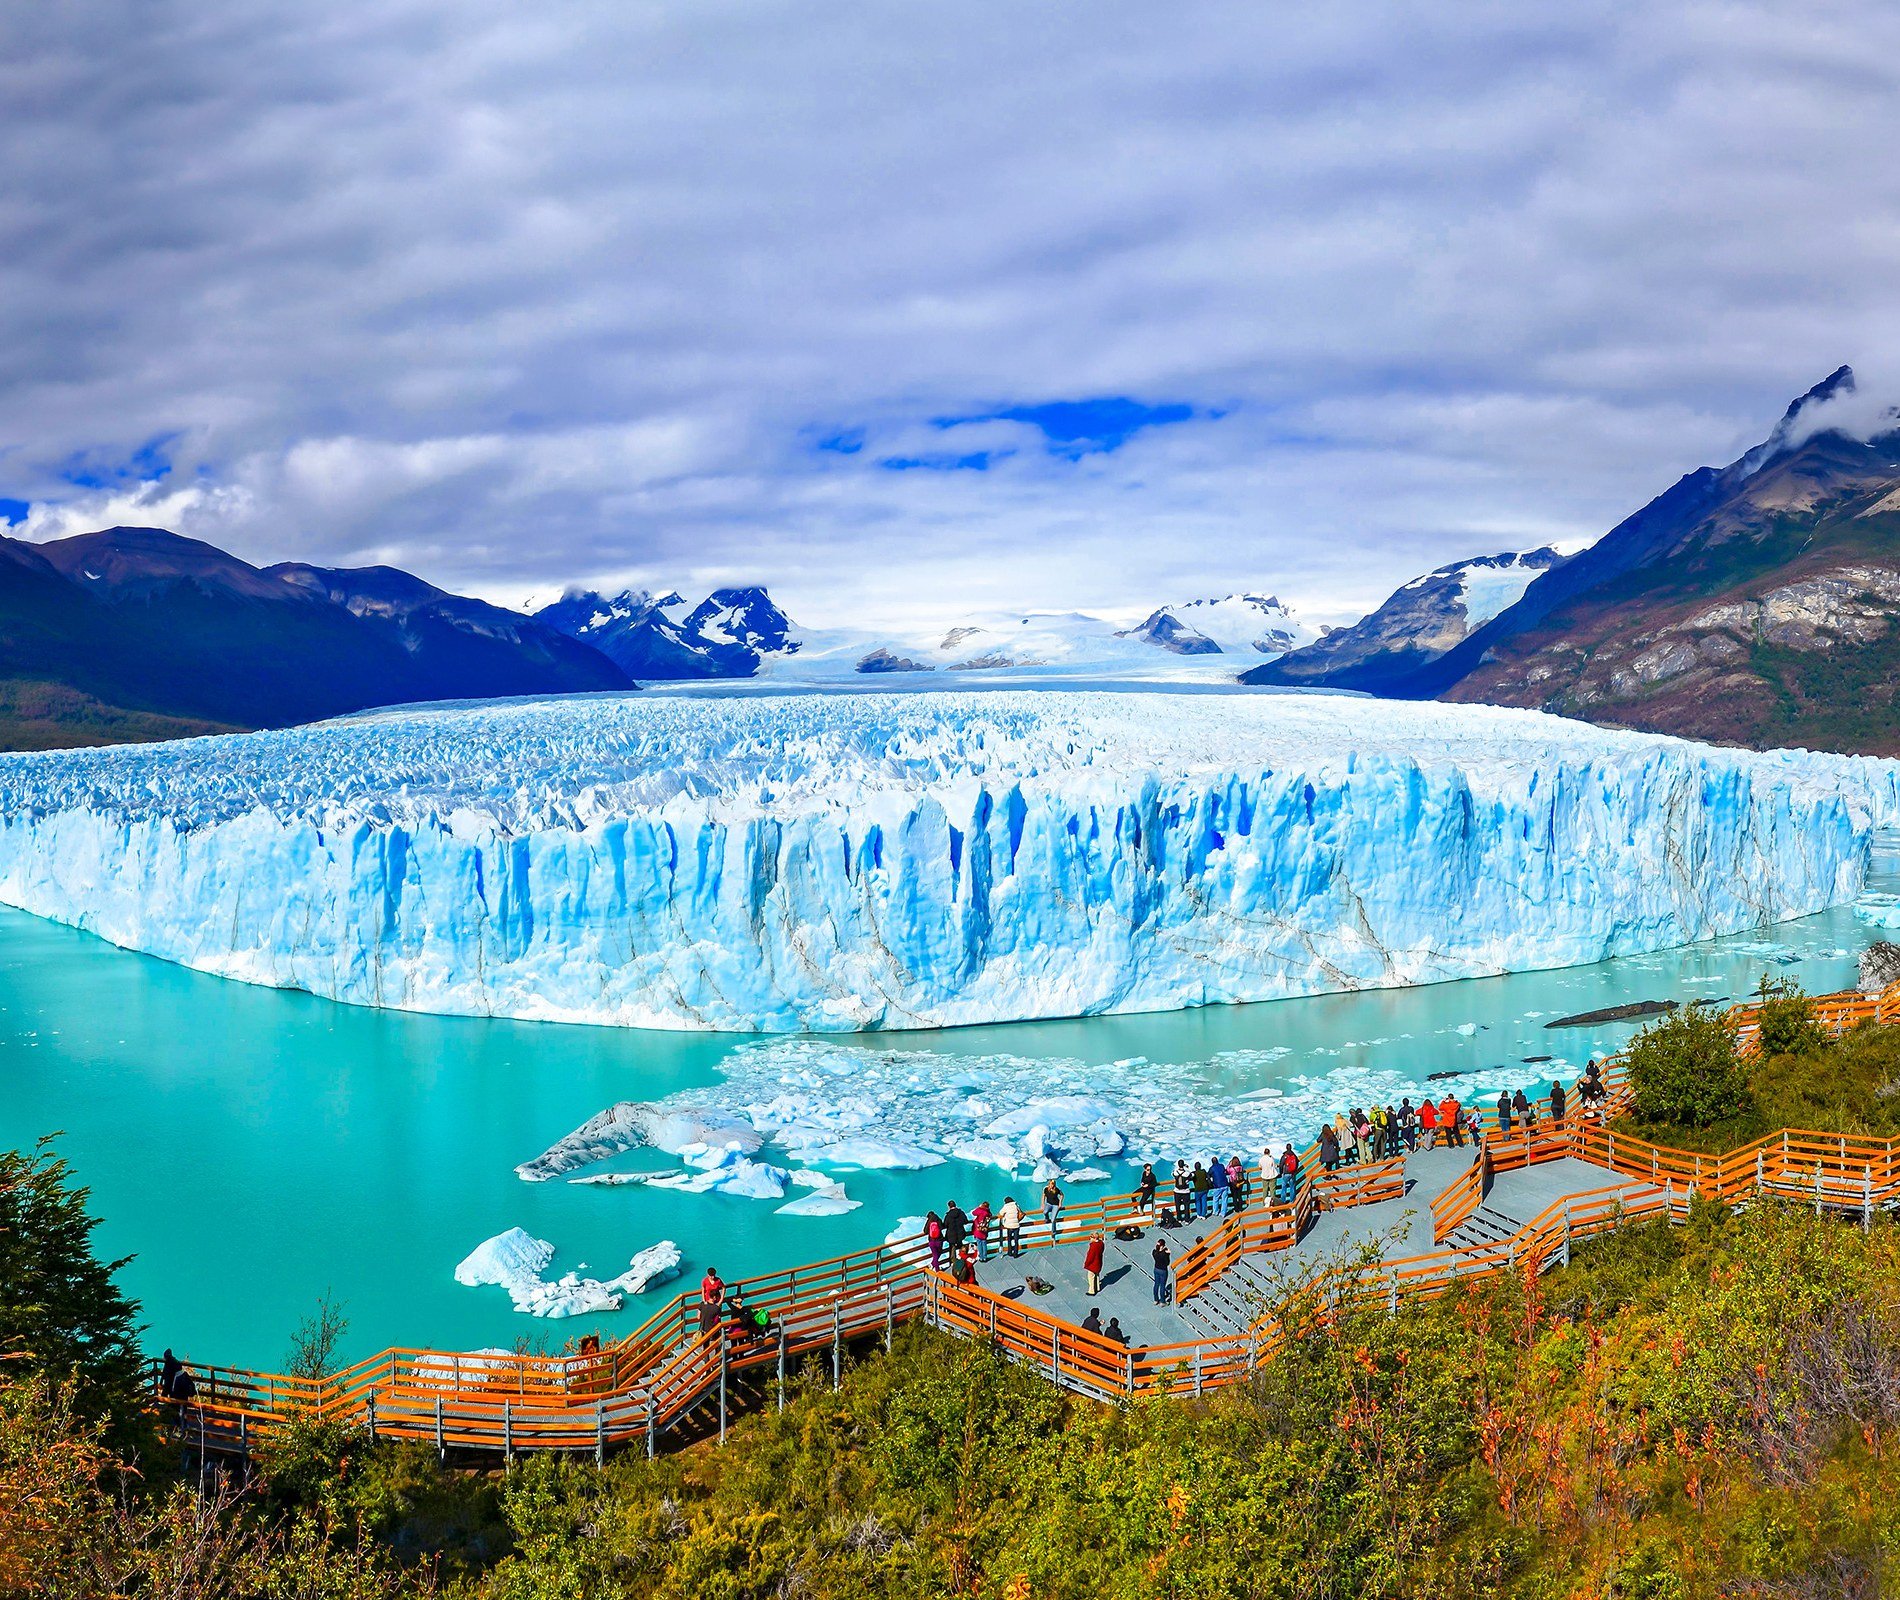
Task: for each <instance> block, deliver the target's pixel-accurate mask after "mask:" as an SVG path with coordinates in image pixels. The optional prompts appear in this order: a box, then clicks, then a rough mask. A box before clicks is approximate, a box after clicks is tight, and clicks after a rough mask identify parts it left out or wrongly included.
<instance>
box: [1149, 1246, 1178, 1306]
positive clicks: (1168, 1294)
mask: <svg viewBox="0 0 1900 1600" xmlns="http://www.w3.org/2000/svg"><path fill="white" fill-rule="evenodd" d="M1173 1262H1174V1252H1173V1251H1172V1250H1170V1249H1169V1248H1168V1241H1167V1240H1166V1239H1161V1238H1157V1239H1156V1240H1155V1248H1154V1264H1155V1304H1156V1305H1158V1306H1165V1305H1166V1304H1167V1303H1168V1302H1169V1301H1170V1300H1172V1299H1173V1298H1174V1294H1173V1291H1172V1290H1171V1289H1170V1288H1169V1287H1168V1268H1169V1267H1170V1266H1171V1265H1172V1264H1173Z"/></svg>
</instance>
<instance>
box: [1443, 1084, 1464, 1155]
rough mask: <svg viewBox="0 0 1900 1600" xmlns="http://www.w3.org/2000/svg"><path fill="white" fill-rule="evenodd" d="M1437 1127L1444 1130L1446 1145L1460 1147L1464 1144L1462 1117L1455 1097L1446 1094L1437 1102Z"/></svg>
mask: <svg viewBox="0 0 1900 1600" xmlns="http://www.w3.org/2000/svg"><path fill="white" fill-rule="evenodd" d="M1438 1125H1439V1127H1441V1128H1443V1129H1444V1130H1445V1142H1446V1143H1447V1144H1452V1145H1461V1144H1463V1143H1464V1142H1465V1134H1464V1117H1463V1115H1462V1113H1461V1110H1460V1107H1459V1105H1458V1097H1457V1096H1456V1095H1451V1094H1448V1095H1446V1096H1445V1098H1444V1099H1442V1100H1440V1101H1439V1102H1438Z"/></svg>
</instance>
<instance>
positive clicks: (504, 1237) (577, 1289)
mask: <svg viewBox="0 0 1900 1600" xmlns="http://www.w3.org/2000/svg"><path fill="white" fill-rule="evenodd" d="M553 1259H554V1246H553V1245H551V1244H550V1243H548V1241H547V1240H546V1239H537V1238H535V1237H534V1235H532V1234H531V1233H529V1232H528V1231H527V1230H526V1229H525V1228H510V1229H508V1231H507V1232H505V1233H498V1234H496V1235H495V1236H494V1237H493V1238H492V1239H484V1240H483V1241H482V1242H481V1243H480V1244H478V1245H477V1246H476V1247H475V1248H474V1249H473V1250H471V1251H470V1252H469V1253H468V1255H467V1257H466V1258H464V1260H463V1261H462V1264H461V1265H460V1266H458V1267H457V1268H456V1269H455V1281H456V1282H457V1283H461V1284H466V1285H468V1286H469V1287H471V1288H475V1287H480V1286H482V1285H485V1284H493V1285H495V1286H497V1287H499V1288H502V1289H505V1290H507V1291H508V1298H509V1300H510V1301H512V1302H513V1304H514V1308H515V1310H517V1311H523V1312H526V1313H527V1314H528V1315H529V1316H531V1317H578V1316H585V1315H587V1314H588V1313H589V1312H595V1311H618V1310H619V1309H620V1308H621V1306H622V1305H623V1304H624V1303H625V1297H626V1296H627V1295H630V1294H643V1293H645V1292H646V1290H647V1289H649V1288H651V1287H652V1286H653V1285H654V1284H656V1283H664V1282H666V1281H667V1280H668V1279H669V1278H675V1277H678V1276H679V1270H680V1251H679V1246H678V1245H676V1244H674V1243H673V1241H672V1240H671V1239H662V1240H661V1241H660V1242H659V1243H658V1244H655V1245H649V1246H648V1247H647V1248H646V1249H644V1250H642V1251H641V1252H640V1253H639V1254H638V1255H636V1256H635V1257H634V1258H633V1259H632V1260H631V1261H630V1262H629V1263H628V1264H627V1270H626V1271H625V1272H623V1273H621V1274H620V1276H619V1277H617V1278H609V1279H607V1280H605V1281H604V1282H603V1281H602V1280H600V1279H598V1278H583V1277H581V1276H580V1274H579V1273H578V1272H568V1273H563V1274H562V1275H561V1276H560V1277H559V1278H557V1279H554V1280H553V1281H552V1282H550V1281H549V1280H548V1279H547V1278H546V1277H544V1276H543V1274H544V1273H545V1272H546V1271H547V1267H548V1263H549V1262H551V1261H552V1260H553Z"/></svg>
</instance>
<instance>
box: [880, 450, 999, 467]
mask: <svg viewBox="0 0 1900 1600" xmlns="http://www.w3.org/2000/svg"><path fill="white" fill-rule="evenodd" d="M1015 453H1016V452H1015V451H1014V450H973V451H971V452H970V453H969V454H968V455H958V454H954V453H952V452H950V451H945V452H944V453H943V454H941V455H924V456H885V457H884V459H883V460H881V461H879V462H878V465H879V466H880V467H884V468H886V469H887V470H889V471H891V472H918V471H922V472H988V471H989V470H990V468H991V466H993V465H994V464H995V463H996V462H998V461H1007V460H1008V459H1009V458H1010V457H1011V456H1013V455H1014V454H1015Z"/></svg>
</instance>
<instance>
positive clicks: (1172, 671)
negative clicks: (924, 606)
mask: <svg viewBox="0 0 1900 1600" xmlns="http://www.w3.org/2000/svg"><path fill="white" fill-rule="evenodd" d="M1314 636H1315V634H1314V630H1313V629H1312V628H1311V627H1309V626H1308V625H1307V624H1306V623H1304V622H1301V621H1300V620H1299V619H1298V618H1296V617H1295V616H1294V615H1293V614H1292V613H1291V612H1290V611H1288V610H1287V608H1286V607H1285V606H1283V605H1282V604H1281V603H1280V602H1279V601H1278V600H1277V599H1275V598H1274V597H1273V596H1271V595H1259V594H1236V595H1227V596H1224V597H1222V598H1220V599H1207V600H1189V601H1182V602H1179V603H1176V604H1172V605H1165V606H1160V607H1157V608H1155V609H1154V610H1152V611H1147V612H1137V613H1131V614H1127V615H1120V616H1101V615H1097V614H1094V613H1091V612H1086V611H1029V612H992V613H982V614H977V615H971V616H965V617H960V618H958V619H957V620H956V621H955V622H953V623H951V624H949V625H948V626H939V627H934V628H912V629H900V630H889V631H883V632H867V631H862V630H857V629H838V630H831V631H818V630H800V632H799V637H801V638H802V640H803V643H804V648H803V650H802V651H801V652H800V653H799V654H798V656H797V657H796V658H795V659H787V658H785V657H779V658H775V659H772V660H769V661H768V662H767V663H766V664H765V666H764V667H763V668H762V669H761V670H762V672H763V673H764V674H765V675H768V676H770V677H772V678H773V679H775V680H778V681H784V682H837V681H842V680H849V679H851V678H854V677H857V676H859V675H872V674H886V673H899V672H902V673H922V672H933V673H941V674H945V675H946V676H949V677H952V678H955V677H961V676H963V675H965V674H972V673H983V674H987V675H990V676H991V677H994V676H995V675H999V674H1001V675H1007V676H1008V677H1010V678H1012V679H1017V678H1020V679H1023V680H1025V681H1034V680H1037V679H1047V678H1064V679H1066V678H1113V679H1130V680H1141V679H1168V680H1198V681H1219V680H1223V679H1232V678H1233V677H1235V676H1236V675H1237V674H1238V673H1239V672H1240V671H1241V670H1242V669H1243V668H1245V667H1246V666H1248V665H1249V664H1251V663H1254V662H1259V661H1268V660H1272V659H1273V658H1274V657H1275V656H1277V655H1279V654H1280V653H1281V652H1282V651H1284V650H1289V649H1292V648H1294V647H1295V646H1297V645H1300V644H1303V643H1305V642H1306V641H1307V640H1309V639H1311V638H1313V637H1314Z"/></svg>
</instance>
